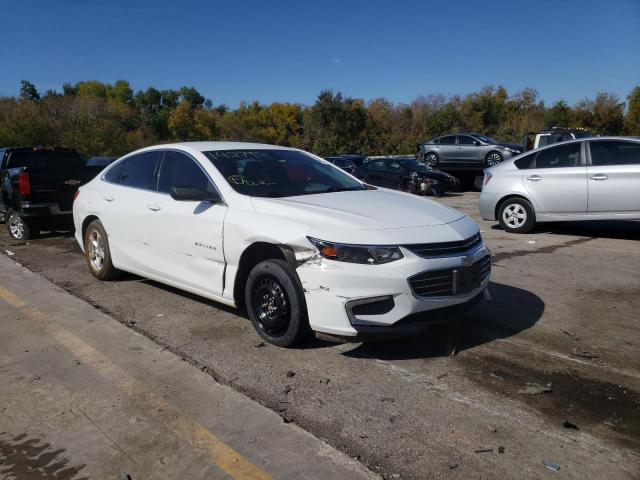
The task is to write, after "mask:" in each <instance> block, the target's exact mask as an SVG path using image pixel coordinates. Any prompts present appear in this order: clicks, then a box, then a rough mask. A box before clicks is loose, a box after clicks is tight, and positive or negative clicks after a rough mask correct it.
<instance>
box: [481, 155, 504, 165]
mask: <svg viewBox="0 0 640 480" xmlns="http://www.w3.org/2000/svg"><path fill="white" fill-rule="evenodd" d="M502 160H504V159H503V157H502V155H501V154H500V152H489V153H488V154H487V156H486V158H485V160H484V163H485V164H486V165H487V167H493V166H494V165H498V164H499V163H501V162H502Z"/></svg>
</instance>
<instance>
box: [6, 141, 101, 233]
mask: <svg viewBox="0 0 640 480" xmlns="http://www.w3.org/2000/svg"><path fill="white" fill-rule="evenodd" d="M103 168H104V167H91V166H87V165H86V164H85V161H84V160H83V159H82V157H81V156H80V155H79V154H78V153H77V152H76V151H75V150H71V149H68V148H60V147H52V148H41V147H17V148H0V219H4V221H5V222H6V224H7V228H8V230H9V234H10V235H11V236H12V237H13V238H14V239H16V240H28V239H29V238H32V237H34V236H36V235H38V233H39V232H40V230H48V229H54V228H70V227H72V225H73V217H72V206H73V198H74V196H75V193H76V191H77V190H78V187H79V186H80V185H83V184H85V183H87V182H88V181H90V180H91V179H92V178H93V177H95V176H96V175H97V174H98V173H100V171H101V170H102V169H103Z"/></svg>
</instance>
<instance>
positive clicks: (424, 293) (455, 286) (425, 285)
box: [409, 255, 491, 297]
mask: <svg viewBox="0 0 640 480" xmlns="http://www.w3.org/2000/svg"><path fill="white" fill-rule="evenodd" d="M490 273H491V258H490V257H489V255H486V256H484V257H482V258H481V259H480V260H478V261H477V262H475V263H474V264H473V265H470V266H468V267H457V268H443V269H440V270H431V271H429V272H424V273H419V274H418V275H416V276H414V277H411V278H410V279H409V284H410V285H411V289H412V290H413V293H415V294H416V295H418V296H419V297H443V296H444V297H448V296H453V295H464V294H467V293H469V292H470V291H472V290H474V289H476V288H478V287H479V286H480V284H481V283H482V281H483V280H484V279H485V278H487V277H488V276H489V274H490Z"/></svg>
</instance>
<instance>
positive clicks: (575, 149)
mask: <svg viewBox="0 0 640 480" xmlns="http://www.w3.org/2000/svg"><path fill="white" fill-rule="evenodd" d="M583 158H584V154H583V142H572V143H565V144H559V145H556V146H552V147H549V148H545V149H544V150H541V151H540V152H538V153H537V154H535V158H534V159H533V161H532V163H531V165H530V168H529V169H527V170H524V172H523V177H522V181H523V183H524V185H525V188H526V189H527V191H528V192H529V194H530V195H531V198H532V199H533V201H534V203H535V204H536V206H537V209H538V211H539V212H540V213H542V214H550V215H562V214H566V215H569V214H573V215H580V214H582V215H586V212H587V167H586V165H585V164H584V160H583Z"/></svg>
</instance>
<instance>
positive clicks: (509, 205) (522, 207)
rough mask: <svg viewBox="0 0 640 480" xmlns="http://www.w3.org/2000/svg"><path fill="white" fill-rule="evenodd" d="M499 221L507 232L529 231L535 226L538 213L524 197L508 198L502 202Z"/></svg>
mask: <svg viewBox="0 0 640 480" xmlns="http://www.w3.org/2000/svg"><path fill="white" fill-rule="evenodd" d="M498 222H500V226H501V227H502V228H503V229H504V230H505V231H507V232H512V233H527V232H530V231H531V229H532V228H533V227H534V226H535V224H536V215H535V212H534V211H533V207H532V206H531V204H530V203H529V202H528V201H527V200H525V199H524V198H508V199H507V200H505V201H504V202H502V204H500V208H499V209H498Z"/></svg>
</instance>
